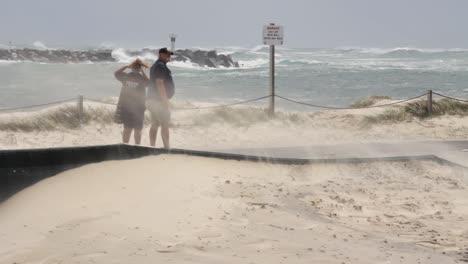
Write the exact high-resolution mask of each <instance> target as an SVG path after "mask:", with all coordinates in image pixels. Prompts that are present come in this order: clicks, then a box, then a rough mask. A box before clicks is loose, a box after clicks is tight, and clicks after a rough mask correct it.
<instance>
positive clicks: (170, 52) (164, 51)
mask: <svg viewBox="0 0 468 264" xmlns="http://www.w3.org/2000/svg"><path fill="white" fill-rule="evenodd" d="M161 53H164V54H171V55H174V52H172V51H169V50H168V49H167V48H161V49H159V54H161Z"/></svg>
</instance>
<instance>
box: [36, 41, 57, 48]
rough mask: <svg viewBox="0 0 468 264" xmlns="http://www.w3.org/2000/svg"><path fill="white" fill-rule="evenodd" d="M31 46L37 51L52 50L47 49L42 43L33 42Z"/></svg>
mask: <svg viewBox="0 0 468 264" xmlns="http://www.w3.org/2000/svg"><path fill="white" fill-rule="evenodd" d="M32 46H33V47H34V48H35V49H38V50H53V49H51V48H49V47H47V46H46V45H45V44H44V43H43V42H42V41H39V40H37V41H34V42H33V44H32Z"/></svg>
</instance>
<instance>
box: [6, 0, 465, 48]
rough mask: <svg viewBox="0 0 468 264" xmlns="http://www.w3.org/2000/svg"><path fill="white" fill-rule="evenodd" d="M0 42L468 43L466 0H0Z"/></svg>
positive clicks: (317, 45) (186, 44)
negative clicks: (278, 39) (271, 27)
mask: <svg viewBox="0 0 468 264" xmlns="http://www.w3.org/2000/svg"><path fill="white" fill-rule="evenodd" d="M0 3H1V9H2V11H1V16H0V44H3V45H5V44H8V41H9V40H11V41H13V43H16V44H31V43H33V42H34V41H42V42H43V43H45V44H46V45H47V46H51V47H54V46H55V47H84V46H89V45H91V46H92V45H94V46H98V45H99V44H101V43H103V42H110V43H115V44H116V45H119V46H125V47H143V46H149V45H151V46H160V45H167V43H168V33H170V32H174V33H177V34H178V36H179V37H178V40H177V45H178V46H179V47H215V46H244V47H251V46H256V45H261V33H262V26H263V25H264V24H267V23H269V22H275V23H277V24H281V25H283V26H284V30H285V36H284V38H285V46H287V47H300V48H321V47H325V48H327V47H329V48H334V47H380V48H392V47H420V48H468V1H467V0H439V1H435V0H385V1H383V0H317V1H315V0H281V1H279V0H269V1H268V0H233V1H225V0H186V1H182V0H172V1H159V0H132V1H122V0H74V1H69V0H1V1H0Z"/></svg>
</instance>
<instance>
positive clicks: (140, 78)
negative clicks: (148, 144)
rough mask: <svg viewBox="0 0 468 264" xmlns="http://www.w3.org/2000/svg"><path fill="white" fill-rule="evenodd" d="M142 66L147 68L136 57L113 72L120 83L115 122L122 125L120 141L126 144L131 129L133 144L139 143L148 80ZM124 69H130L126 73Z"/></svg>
mask: <svg viewBox="0 0 468 264" xmlns="http://www.w3.org/2000/svg"><path fill="white" fill-rule="evenodd" d="M143 67H145V68H148V66H147V65H146V64H145V63H144V62H142V61H141V60H140V59H136V60H135V61H134V62H132V63H131V64H129V65H127V66H123V67H122V68H120V69H118V70H117V71H115V73H114V75H115V78H116V79H117V80H119V81H120V82H121V83H122V90H121V91H120V96H119V102H118V104H117V110H116V113H115V122H116V123H119V124H123V125H124V130H123V133H122V141H123V143H127V144H128V142H129V141H130V135H131V134H132V130H133V136H134V139H135V144H137V145H139V144H140V143H141V130H142V129H143V120H144V116H145V94H146V90H145V89H146V86H147V85H148V82H149V79H148V76H146V74H145V72H144V70H143ZM126 69H131V72H129V73H126V72H125V70H126Z"/></svg>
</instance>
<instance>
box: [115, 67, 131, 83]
mask: <svg viewBox="0 0 468 264" xmlns="http://www.w3.org/2000/svg"><path fill="white" fill-rule="evenodd" d="M127 68H128V65H125V66H122V67H121V68H119V69H118V70H116V71H115V72H114V76H115V78H116V79H117V80H119V81H122V75H123V73H124V71H125V70H126V69H127Z"/></svg>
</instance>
